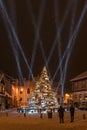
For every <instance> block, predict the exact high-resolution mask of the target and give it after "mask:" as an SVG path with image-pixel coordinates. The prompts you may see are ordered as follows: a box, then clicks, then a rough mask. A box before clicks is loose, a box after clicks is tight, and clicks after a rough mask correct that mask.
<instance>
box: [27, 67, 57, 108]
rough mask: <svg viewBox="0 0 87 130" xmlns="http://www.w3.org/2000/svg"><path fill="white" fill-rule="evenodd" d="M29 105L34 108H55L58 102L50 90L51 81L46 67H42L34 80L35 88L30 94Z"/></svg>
mask: <svg viewBox="0 0 87 130" xmlns="http://www.w3.org/2000/svg"><path fill="white" fill-rule="evenodd" d="M30 106H33V107H34V108H35V109H46V110H48V109H55V108H57V107H58V102H57V99H56V97H55V94H54V92H53V91H52V87H51V81H50V79H49V76H48V72H47V69H46V67H45V66H44V67H43V70H42V72H41V76H40V78H39V80H38V81H37V82H36V86H35V90H34V92H33V93H32V95H31V100H30Z"/></svg>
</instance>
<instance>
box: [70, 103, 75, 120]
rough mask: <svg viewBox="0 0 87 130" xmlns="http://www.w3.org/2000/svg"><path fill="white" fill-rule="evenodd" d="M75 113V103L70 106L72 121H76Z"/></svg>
mask: <svg viewBox="0 0 87 130" xmlns="http://www.w3.org/2000/svg"><path fill="white" fill-rule="evenodd" d="M74 113H75V108H74V106H73V105H71V107H70V118H71V121H70V122H73V121H74Z"/></svg>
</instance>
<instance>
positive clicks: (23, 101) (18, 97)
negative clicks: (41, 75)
mask: <svg viewBox="0 0 87 130" xmlns="http://www.w3.org/2000/svg"><path fill="white" fill-rule="evenodd" d="M34 86H35V82H34V81H28V80H26V79H24V82H23V85H19V83H18V80H16V82H15V84H14V85H12V104H13V106H14V107H18V106H28V105H29V97H30V95H31V94H32V92H33V90H34Z"/></svg>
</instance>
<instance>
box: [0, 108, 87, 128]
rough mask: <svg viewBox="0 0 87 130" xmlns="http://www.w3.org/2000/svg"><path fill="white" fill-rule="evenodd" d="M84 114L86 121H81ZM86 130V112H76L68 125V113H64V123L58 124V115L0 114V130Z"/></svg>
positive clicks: (12, 112)
mask: <svg viewBox="0 0 87 130" xmlns="http://www.w3.org/2000/svg"><path fill="white" fill-rule="evenodd" d="M83 114H85V116H86V119H83ZM77 129H78V130H87V111H81V110H76V111H75V120H74V122H73V123H70V113H69V112H65V116H64V123H63V124H60V123H59V118H58V113H54V114H53V117H52V118H48V115H47V114H43V117H42V118H40V115H39V114H28V115H26V117H24V114H21V113H17V112H16V111H9V112H8V115H7V113H6V112H0V130H77Z"/></svg>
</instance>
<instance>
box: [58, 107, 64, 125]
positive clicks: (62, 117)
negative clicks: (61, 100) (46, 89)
mask: <svg viewBox="0 0 87 130" xmlns="http://www.w3.org/2000/svg"><path fill="white" fill-rule="evenodd" d="M58 113H59V120H60V123H64V108H63V107H62V106H60V108H59V109H58Z"/></svg>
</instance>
